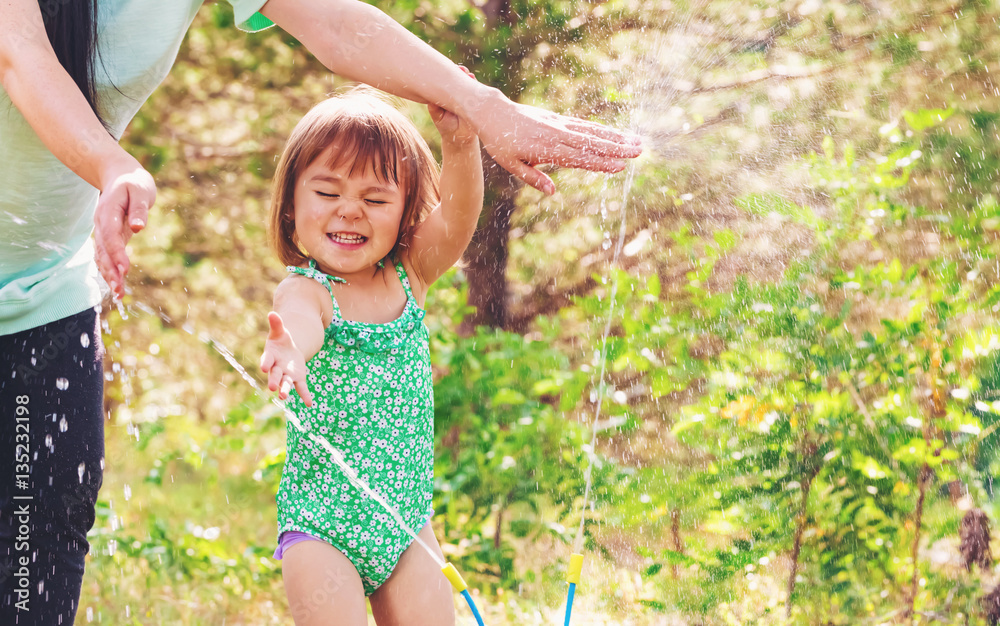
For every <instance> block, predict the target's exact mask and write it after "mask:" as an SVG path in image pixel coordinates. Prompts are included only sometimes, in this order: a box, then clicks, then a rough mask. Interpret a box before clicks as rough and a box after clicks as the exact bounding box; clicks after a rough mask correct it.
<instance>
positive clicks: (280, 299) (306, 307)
mask: <svg viewBox="0 0 1000 626" xmlns="http://www.w3.org/2000/svg"><path fill="white" fill-rule="evenodd" d="M279 307H280V308H283V309H286V310H289V311H293V312H295V313H306V314H308V313H309V312H310V311H317V312H318V313H319V314H320V316H321V317H322V319H323V327H324V328H325V327H326V326H328V325H329V324H330V321H331V319H332V318H333V305H332V303H331V302H330V292H329V291H328V290H327V289H326V287H324V286H323V285H322V284H321V283H320V282H319V281H318V280H316V279H314V278H308V277H306V276H302V275H301V274H289V275H288V276H286V277H285V278H284V279H283V280H282V281H281V282H280V283H278V286H277V287H276V288H275V290H274V308H275V310H278V309H279ZM280 312H281V311H279V313H280Z"/></svg>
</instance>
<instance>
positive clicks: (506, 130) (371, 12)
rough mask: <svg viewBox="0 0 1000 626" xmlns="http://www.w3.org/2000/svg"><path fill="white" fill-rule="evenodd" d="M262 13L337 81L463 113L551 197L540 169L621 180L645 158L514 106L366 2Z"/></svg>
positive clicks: (328, 1)
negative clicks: (620, 174) (548, 166)
mask: <svg viewBox="0 0 1000 626" xmlns="http://www.w3.org/2000/svg"><path fill="white" fill-rule="evenodd" d="M260 12H261V13H263V14H264V16H266V17H267V18H269V19H271V20H273V21H274V22H275V23H276V24H278V25H279V26H281V27H282V28H283V29H285V30H286V31H288V32H289V33H290V34H291V35H293V36H294V37H295V38H296V39H298V40H299V41H301V42H302V43H303V44H305V46H306V48H308V49H309V50H310V51H311V52H312V53H313V54H314V55H316V58H318V59H319V60H320V61H321V62H322V63H323V64H324V65H325V66H326V67H328V68H329V69H330V70H332V71H334V72H336V73H337V74H339V75H341V76H343V77H345V78H349V79H351V80H356V81H360V82H363V83H367V84H369V85H372V86H373V87H378V88H379V89H382V90H384V91H387V92H389V93H391V94H394V95H397V96H401V97H404V98H408V99H410V100H414V101H416V102H426V103H429V104H435V105H437V106H440V107H442V108H443V109H445V110H448V111H453V112H455V113H457V114H458V115H459V116H460V117H462V118H463V119H464V120H466V121H468V122H469V123H470V124H471V125H472V128H474V129H475V131H476V134H478V135H479V137H480V138H481V139H482V141H483V144H484V145H485V146H486V149H487V150H488V151H489V153H490V154H491V155H492V156H493V158H494V159H495V160H496V162H497V163H499V164H500V165H501V166H503V167H504V168H506V169H507V170H508V171H509V172H511V173H512V174H514V175H515V176H517V177H519V178H521V179H522V180H524V181H525V182H526V183H528V184H529V185H531V186H532V187H535V188H537V189H539V190H541V191H544V192H546V193H553V192H554V191H555V185H554V184H553V183H552V180H551V179H550V178H549V177H548V176H546V175H545V174H543V173H542V172H539V171H538V170H536V169H535V168H534V166H535V165H539V164H541V163H552V164H555V165H561V166H566V167H578V168H583V169H587V170H592V171H598V172H617V171H620V170H622V169H623V168H624V167H625V163H624V161H622V159H624V158H634V157H637V156H639V153H640V152H641V151H642V149H641V148H640V147H639V145H638V140H637V139H635V138H632V137H629V136H627V135H625V134H623V133H620V132H618V131H616V130H613V129H611V128H608V127H606V126H602V125H600V124H594V123H591V122H586V121H583V120H579V119H575V118H571V117H565V116H562V115H557V114H555V113H550V112H548V111H544V110H541V109H536V108H534V107H531V106H527V105H523V104H517V103H514V102H511V101H510V100H508V99H507V98H506V97H505V96H504V95H503V94H502V93H500V92H499V91H498V90H496V89H494V88H492V87H487V86H485V85H481V84H479V83H478V82H476V80H475V79H473V78H469V77H468V76H467V75H465V73H464V72H462V71H461V70H460V69H458V67H456V66H455V64H454V63H452V62H451V61H449V60H448V59H447V58H445V57H444V56H443V55H441V54H440V53H438V52H437V51H435V50H434V49H433V48H431V47H430V46H428V45H427V44H426V43H424V42H423V41H421V40H420V39H418V38H417V37H416V36H415V35H413V34H412V33H410V32H409V31H407V30H406V29H405V28H403V27H402V26H400V25H399V24H398V23H396V21H395V20H393V19H392V18H390V17H389V16H387V15H386V14H385V13H383V12H382V11H380V10H378V9H376V8H375V7H373V6H370V5H368V4H365V3H364V2H361V1H360V0H268V2H267V3H266V4H265V5H264V6H263V7H262V8H261V10H260Z"/></svg>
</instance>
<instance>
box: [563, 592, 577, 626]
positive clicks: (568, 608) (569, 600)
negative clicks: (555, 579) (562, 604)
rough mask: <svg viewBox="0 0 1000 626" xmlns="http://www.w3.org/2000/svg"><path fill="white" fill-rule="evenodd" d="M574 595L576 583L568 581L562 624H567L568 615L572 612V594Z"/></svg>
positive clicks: (566, 625)
mask: <svg viewBox="0 0 1000 626" xmlns="http://www.w3.org/2000/svg"><path fill="white" fill-rule="evenodd" d="M574 595H576V583H570V584H569V589H568V590H567V591H566V621H565V622H563V624H564V626H569V616H570V614H571V613H572V612H573V596H574Z"/></svg>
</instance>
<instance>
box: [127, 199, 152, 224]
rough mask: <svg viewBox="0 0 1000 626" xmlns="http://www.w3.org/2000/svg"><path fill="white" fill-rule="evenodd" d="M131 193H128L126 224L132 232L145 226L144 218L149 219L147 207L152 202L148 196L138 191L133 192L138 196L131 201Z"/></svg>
mask: <svg viewBox="0 0 1000 626" xmlns="http://www.w3.org/2000/svg"><path fill="white" fill-rule="evenodd" d="M132 195H133V194H131V193H130V194H129V205H128V226H129V228H130V229H132V232H133V233H137V232H139V231H140V230H142V229H143V228H145V227H146V220H148V219H149V207H150V205H151V204H152V202H151V200H150V199H149V198H147V197H144V195H143V194H139V193H137V194H135V195H136V196H138V197H137V198H135V200H134V201H133V200H132V197H131V196H132Z"/></svg>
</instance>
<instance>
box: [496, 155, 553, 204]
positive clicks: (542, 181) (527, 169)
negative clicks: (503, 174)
mask: <svg viewBox="0 0 1000 626" xmlns="http://www.w3.org/2000/svg"><path fill="white" fill-rule="evenodd" d="M494 160H496V162H497V163H499V164H500V167H502V168H504V169H505V170H507V171H508V172H510V173H511V174H513V175H514V176H517V177H518V178H520V179H521V180H523V181H524V182H526V183H528V184H529V185H531V186H532V187H534V188H535V189H537V190H538V191H541V192H542V193H544V194H545V195H548V196H551V195H552V194H554V193H555V192H556V185H555V183H553V182H552V179H551V178H549V177H548V176H546V175H545V174H543V173H542V172H539V171H538V170H536V169H535V168H534V167H532V166H530V165H528V164H527V163H525V162H523V161H518V160H516V159H514V160H502V159H500V158H497V157H494Z"/></svg>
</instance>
